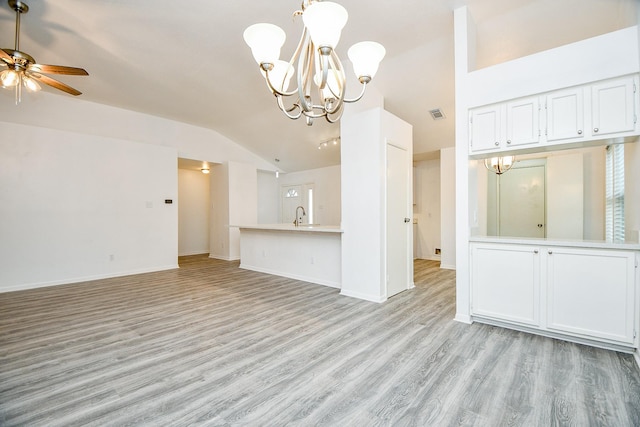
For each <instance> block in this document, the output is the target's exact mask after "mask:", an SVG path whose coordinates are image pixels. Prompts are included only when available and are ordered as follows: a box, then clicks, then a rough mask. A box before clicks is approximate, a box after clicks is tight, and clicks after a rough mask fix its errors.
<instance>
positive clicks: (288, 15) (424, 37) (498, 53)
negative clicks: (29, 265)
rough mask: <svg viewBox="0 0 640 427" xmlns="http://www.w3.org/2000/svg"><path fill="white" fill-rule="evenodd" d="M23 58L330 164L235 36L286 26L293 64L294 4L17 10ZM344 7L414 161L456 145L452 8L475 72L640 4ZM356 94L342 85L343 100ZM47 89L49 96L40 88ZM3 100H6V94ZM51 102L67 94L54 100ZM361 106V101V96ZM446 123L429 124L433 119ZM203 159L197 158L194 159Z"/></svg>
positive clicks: (110, 95) (271, 153) (89, 95)
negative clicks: (473, 43) (376, 57)
mask: <svg viewBox="0 0 640 427" xmlns="http://www.w3.org/2000/svg"><path fill="white" fill-rule="evenodd" d="M1 1H3V4H0V46H2V47H6V48H13V42H14V19H15V14H14V12H13V10H11V9H10V8H9V7H8V5H7V4H6V3H5V2H4V0H1ZM24 1H25V2H26V3H27V4H28V5H29V7H30V11H29V13H28V14H26V15H23V17H22V31H21V46H20V47H21V50H22V51H25V52H27V53H29V54H30V55H32V56H33V57H35V59H36V60H37V61H38V62H40V63H45V64H59V65H70V66H77V67H83V68H85V69H86V70H87V71H89V73H90V76H89V77H67V76H62V77H60V80H61V81H64V82H65V83H67V84H69V85H71V86H74V87H76V88H77V89H79V90H80V91H82V92H83V95H81V98H82V99H84V100H87V101H92V102H97V103H102V104H107V105H112V106H116V107H120V108H124V109H128V110H134V111H138V112H143V113H147V114H152V115H156V116H160V117H164V118H168V119H172V120H178V121H182V122H186V123H190V124H194V125H197V126H202V127H205V128H210V129H214V130H216V131H217V132H219V133H221V134H223V135H225V136H227V137H228V138H230V139H231V140H233V141H235V142H237V143H238V144H241V145H243V146H245V147H246V148H247V149H249V150H251V151H252V152H254V153H256V154H258V155H259V156H261V157H263V158H264V159H266V160H268V161H270V162H272V163H273V162H274V159H275V158H278V159H280V163H279V164H278V167H280V168H281V169H282V170H285V171H296V170H303V169H311V168H317V167H323V166H328V165H335V164H338V163H339V162H340V157H339V150H338V149H333V150H330V149H328V150H318V144H319V143H320V142H322V141H325V140H328V139H330V138H333V137H336V136H338V135H339V125H337V124H336V125H329V124H327V123H324V122H321V121H316V122H315V123H314V125H313V126H311V127H308V126H306V125H305V123H304V121H303V120H297V121H293V120H290V119H288V118H286V117H285V116H284V115H283V114H282V113H280V112H279V111H278V109H277V108H276V104H275V99H274V97H273V96H272V95H270V94H269V92H268V90H267V88H266V86H265V83H264V80H263V79H262V78H261V76H260V73H259V71H258V67H257V65H256V63H255V62H254V60H253V58H252V56H251V52H250V50H249V48H248V47H247V46H246V45H245V44H244V41H243V39H242V33H243V31H244V29H245V28H246V27H248V26H249V25H251V24H253V23H256V22H270V23H274V24H276V25H278V26H280V27H282V28H283V29H284V30H285V32H286V33H287V42H286V43H285V46H284V47H283V49H282V57H283V58H284V59H287V60H288V59H289V57H290V55H291V54H292V53H293V50H294V48H295V45H296V43H297V41H298V38H299V36H300V33H301V26H302V22H301V20H300V19H299V18H296V19H293V18H292V13H293V12H294V11H295V10H297V9H299V8H300V0H286V1H285V0H278V1H255V0H252V1H249V0H232V1H209V0H192V1H189V2H184V1H175V0H136V1H131V0H91V1H82V0H55V1H54V0H24ZM335 1H337V2H339V3H341V4H342V5H343V6H345V7H346V8H347V10H348V11H349V22H348V23H347V25H346V27H345V29H344V30H343V33H342V38H341V42H340V45H339V46H338V49H337V51H338V54H339V56H340V57H341V58H345V59H346V49H347V48H348V47H349V46H351V45H352V44H353V43H355V42H358V41H361V40H375V41H378V42H380V43H382V44H383V45H384V46H385V47H386V50H387V55H386V57H385V59H384V60H383V62H382V64H381V65H380V69H379V72H378V74H377V76H376V77H375V79H374V80H373V82H372V83H371V85H370V86H371V88H374V89H375V90H376V91H378V92H379V93H380V94H382V95H383V97H384V100H385V108H386V109H387V110H389V111H390V112H391V113H393V114H395V115H397V116H398V117H400V118H401V119H403V120H405V121H407V122H409V123H411V124H412V125H413V128H414V153H418V154H420V153H429V152H432V151H435V150H438V149H440V148H443V147H451V146H453V145H454V80H453V72H454V68H453V67H454V64H453V49H454V46H453V9H454V8H456V7H458V6H461V5H465V4H466V5H468V6H469V11H470V13H471V15H472V17H473V19H474V21H475V22H476V26H477V65H478V68H482V67H486V66H489V65H492V64H496V63H500V62H503V61H505V60H510V59H514V58H517V57H521V56H524V55H528V54H531V53H535V52H539V51H543V50H546V49H550V48H553V47H557V46H560V45H564V44H567V43H571V42H574V41H578V40H582V39H585V38H588V37H593V36H596V35H600V34H604V33H607V32H610V31H614V30H617V29H621V28H626V27H629V26H632V25H635V24H636V17H637V14H636V7H637V5H638V2H637V0H561V1H559V0H466V1H465V0H404V1H401V2H391V1H370V2H363V1H361V0H360V1H358V0H335ZM357 89H359V88H350V90H349V94H351V93H352V92H354V93H355V92H357ZM45 90H47V89H45ZM0 92H3V93H0V95H2V96H0V101H2V102H10V101H9V99H10V98H11V97H12V95H11V93H9V91H0ZM60 96H68V95H65V94H61V95H60ZM365 96H367V95H365ZM434 108H441V109H442V110H443V112H444V113H445V115H446V119H444V120H439V121H434V120H433V119H432V118H431V117H430V115H429V112H428V111H429V110H430V109H434ZM202 160H206V159H202Z"/></svg>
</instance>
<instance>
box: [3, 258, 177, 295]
mask: <svg viewBox="0 0 640 427" xmlns="http://www.w3.org/2000/svg"><path fill="white" fill-rule="evenodd" d="M177 268H180V267H178V264H173V265H166V266H160V267H151V268H141V269H136V270H129V271H120V272H117V273H105V274H96V275H92V276H82V277H71V278H67V279H61V280H52V281H48V282H38V283H23V284H20V285H13V286H4V287H1V288H0V293H2V292H14V291H26V290H28V289H37V288H46V287H49V286H60V285H69V284H72V283H81V282H90V281H92V280H101V279H111V278H113V277H123V276H131V275H134V274H143V273H154V272H156V271H164V270H175V269H177Z"/></svg>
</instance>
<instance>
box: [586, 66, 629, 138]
mask: <svg viewBox="0 0 640 427" xmlns="http://www.w3.org/2000/svg"><path fill="white" fill-rule="evenodd" d="M634 93H635V84H634V81H633V77H631V76H628V77H622V78H619V79H613V80H607V81H605V82H602V83H598V84H594V85H593V86H592V87H591V105H592V108H591V110H592V124H593V129H592V133H593V135H594V136H598V135H609V134H612V133H623V132H633V131H634V130H635V127H636V113H635V105H634V98H633V97H634Z"/></svg>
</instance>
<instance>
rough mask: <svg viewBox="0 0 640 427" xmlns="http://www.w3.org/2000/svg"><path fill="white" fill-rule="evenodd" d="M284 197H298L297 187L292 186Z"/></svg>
mask: <svg viewBox="0 0 640 427" xmlns="http://www.w3.org/2000/svg"><path fill="white" fill-rule="evenodd" d="M284 197H286V198H291V197H298V191H297V190H296V189H295V188H290V189H289V191H287V193H286V194H285V196H284Z"/></svg>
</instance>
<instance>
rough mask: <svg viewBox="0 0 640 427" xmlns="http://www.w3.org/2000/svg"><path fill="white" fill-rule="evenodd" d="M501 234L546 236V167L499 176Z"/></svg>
mask: <svg viewBox="0 0 640 427" xmlns="http://www.w3.org/2000/svg"><path fill="white" fill-rule="evenodd" d="M498 235H499V236H512V237H545V167H544V166H542V165H540V166H531V167H520V168H518V167H514V168H512V169H511V170H509V171H507V172H505V173H503V174H502V175H499V176H498Z"/></svg>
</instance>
